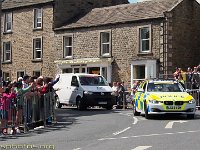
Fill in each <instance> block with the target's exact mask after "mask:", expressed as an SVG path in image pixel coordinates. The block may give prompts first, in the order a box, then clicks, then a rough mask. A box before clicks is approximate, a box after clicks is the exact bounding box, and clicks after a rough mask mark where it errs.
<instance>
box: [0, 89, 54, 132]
mask: <svg viewBox="0 0 200 150" xmlns="http://www.w3.org/2000/svg"><path fill="white" fill-rule="evenodd" d="M22 98H23V105H22V106H21V105H20V104H19V100H18V98H14V99H6V102H7V104H6V105H1V104H0V105H1V107H0V108H1V109H0V111H1V112H0V115H1V116H0V128H1V130H0V132H1V131H2V129H7V132H8V134H12V133H9V132H10V130H12V129H14V128H15V127H19V128H20V131H21V132H28V131H29V129H32V128H35V127H38V126H41V125H42V126H46V125H47V124H50V123H52V121H53V120H55V112H54V111H55V106H54V105H55V96H54V93H53V92H49V93H46V94H43V95H38V94H33V93H32V94H31V95H27V96H24V97H22ZM20 116H21V117H20ZM4 124H5V125H4Z"/></svg>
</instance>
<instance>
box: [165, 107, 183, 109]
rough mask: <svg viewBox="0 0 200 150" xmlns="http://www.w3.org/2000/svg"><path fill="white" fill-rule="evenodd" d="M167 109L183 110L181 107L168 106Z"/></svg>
mask: <svg viewBox="0 0 200 150" xmlns="http://www.w3.org/2000/svg"><path fill="white" fill-rule="evenodd" d="M166 109H181V106H166Z"/></svg>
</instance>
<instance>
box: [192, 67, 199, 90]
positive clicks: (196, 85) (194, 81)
mask: <svg viewBox="0 0 200 150" xmlns="http://www.w3.org/2000/svg"><path fill="white" fill-rule="evenodd" d="M197 69H198V68H197V67H194V71H193V77H192V88H193V89H198V88H199V85H200V76H199V73H198V71H197Z"/></svg>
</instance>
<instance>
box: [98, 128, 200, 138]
mask: <svg viewBox="0 0 200 150" xmlns="http://www.w3.org/2000/svg"><path fill="white" fill-rule="evenodd" d="M197 132H200V130H194V131H185V132H174V133H173V132H170V133H158V134H146V135H135V136H130V137H119V138H101V139H98V140H99V141H104V140H116V139H127V138H139V137H152V136H163V135H176V134H186V133H197Z"/></svg>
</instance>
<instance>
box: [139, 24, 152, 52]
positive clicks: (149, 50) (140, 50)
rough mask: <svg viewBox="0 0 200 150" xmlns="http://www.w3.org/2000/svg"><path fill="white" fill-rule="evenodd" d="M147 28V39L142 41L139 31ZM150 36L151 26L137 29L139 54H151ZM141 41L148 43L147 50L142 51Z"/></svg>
mask: <svg viewBox="0 0 200 150" xmlns="http://www.w3.org/2000/svg"><path fill="white" fill-rule="evenodd" d="M145 28H148V30H149V38H148V39H142V37H141V36H142V34H141V31H142V29H145ZM151 34H152V30H151V25H144V26H139V27H138V51H139V53H151V52H152V47H151V43H152V38H151V36H152V35H151ZM143 41H149V49H148V50H142V49H143V47H142V43H143Z"/></svg>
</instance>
